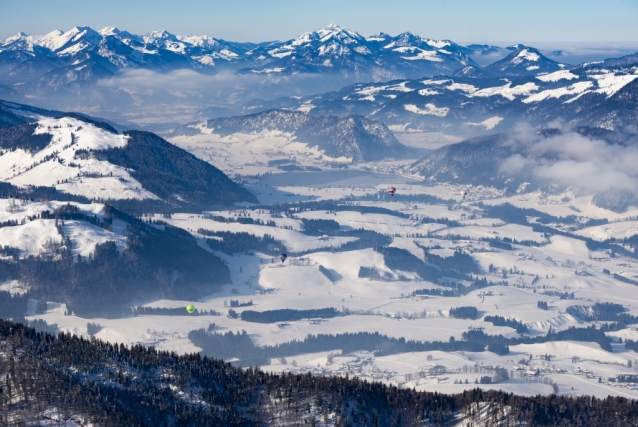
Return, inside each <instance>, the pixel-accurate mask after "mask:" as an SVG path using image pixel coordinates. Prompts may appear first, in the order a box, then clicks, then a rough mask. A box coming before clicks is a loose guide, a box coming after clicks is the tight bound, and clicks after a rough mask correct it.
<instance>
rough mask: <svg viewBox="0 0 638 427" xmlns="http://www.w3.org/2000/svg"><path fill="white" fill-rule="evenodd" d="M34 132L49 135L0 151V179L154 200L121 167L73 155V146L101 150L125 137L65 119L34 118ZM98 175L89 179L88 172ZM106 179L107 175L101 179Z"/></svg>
mask: <svg viewBox="0 0 638 427" xmlns="http://www.w3.org/2000/svg"><path fill="white" fill-rule="evenodd" d="M37 126H38V127H37V128H36V130H35V133H34V135H41V134H50V135H52V140H51V142H50V143H49V145H47V146H46V147H45V148H43V149H42V150H40V151H38V152H34V153H30V152H27V151H24V150H22V149H20V150H15V151H9V152H3V153H2V154H1V155H0V159H1V160H2V161H0V179H1V180H3V181H7V182H10V183H11V184H14V185H17V186H25V185H39V186H47V187H55V188H56V189H57V190H59V191H62V192H67V193H70V194H76V195H80V196H86V197H88V198H91V199H94V198H103V199H121V198H124V199H156V198H157V196H155V195H154V194H152V193H150V192H148V191H146V190H144V189H143V188H142V185H141V184H140V183H139V182H137V181H136V180H135V179H133V178H132V177H131V176H130V174H129V173H128V171H127V170H126V169H125V168H122V167H120V166H116V165H113V164H111V163H109V162H106V161H100V160H97V159H92V158H76V157H75V154H76V151H77V150H105V149H109V148H119V147H124V146H126V143H127V142H126V141H127V140H126V137H125V136H123V135H114V134H112V133H110V132H107V131H105V130H102V129H99V128H97V127H95V126H93V125H91V124H88V123H85V122H82V121H79V120H75V119H72V118H69V117H63V118H60V119H52V118H45V119H41V120H39V121H38V122H37ZM84 175H89V176H96V175H97V176H100V177H101V178H99V179H98V178H91V177H89V176H84ZM104 177H108V178H104Z"/></svg>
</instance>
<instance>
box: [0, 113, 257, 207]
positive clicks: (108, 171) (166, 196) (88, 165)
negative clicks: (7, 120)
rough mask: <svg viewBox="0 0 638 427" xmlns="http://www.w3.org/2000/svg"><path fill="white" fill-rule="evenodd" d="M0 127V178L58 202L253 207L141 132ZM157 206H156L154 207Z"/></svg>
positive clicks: (242, 194)
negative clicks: (57, 197) (58, 197)
mask: <svg viewBox="0 0 638 427" xmlns="http://www.w3.org/2000/svg"><path fill="white" fill-rule="evenodd" d="M24 120H28V121H29V123H25V124H21V125H17V126H9V127H5V128H0V179H1V180H2V181H4V182H5V183H7V184H11V185H13V186H16V187H22V188H24V187H28V188H31V187H33V188H36V191H37V188H38V187H44V188H49V189H53V190H54V191H53V192H54V193H55V192H58V193H61V194H63V195H65V197H66V198H65V200H77V201H85V200H89V199H92V200H108V201H114V202H117V201H119V202H121V203H128V204H129V205H130V204H131V203H132V204H134V205H137V206H144V204H145V202H149V201H150V202H155V204H154V206H155V209H157V208H158V206H160V205H162V204H166V203H169V204H178V205H179V204H182V205H190V206H203V205H209V206H214V205H223V204H232V203H233V202H239V201H248V202H249V201H255V199H254V197H253V196H252V195H251V194H250V193H248V192H247V191H246V190H245V189H243V188H242V187H240V186H238V185H237V184H235V183H234V182H232V181H231V180H230V179H229V178H228V177H227V176H226V175H224V174H223V173H222V172H221V171H219V170H218V169H216V168H215V167H213V166H211V165H210V164H208V163H206V162H203V161H201V160H199V159H197V158H196V157H194V156H193V155H191V154H189V153H187V152H186V151H184V150H181V149H179V148H177V147H176V146H174V145H172V144H169V143H168V142H166V141H164V140H163V139H162V138H160V137H158V136H157V135H154V134H152V133H148V132H138V131H127V132H125V133H124V134H121V135H120V134H118V132H117V131H116V130H115V129H113V128H112V127H110V126H109V125H107V124H104V123H98V122H94V121H92V120H89V119H86V118H84V117H82V116H78V115H73V114H70V115H67V116H63V117H56V118H47V117H42V118H40V119H39V120H37V121H35V122H34V121H33V120H29V118H26V117H24ZM158 203H159V205H158Z"/></svg>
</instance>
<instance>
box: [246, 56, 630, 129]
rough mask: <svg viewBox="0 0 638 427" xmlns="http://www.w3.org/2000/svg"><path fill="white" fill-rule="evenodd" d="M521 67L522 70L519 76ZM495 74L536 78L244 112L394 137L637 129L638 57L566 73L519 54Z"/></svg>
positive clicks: (397, 89)
mask: <svg viewBox="0 0 638 427" xmlns="http://www.w3.org/2000/svg"><path fill="white" fill-rule="evenodd" d="M521 55H522V56H521ZM530 58H532V59H530ZM519 59H520V62H518V60H519ZM530 63H538V64H539V65H538V67H539V68H538V69H533V70H529V71H528V70H527V69H528V68H533V67H534V66H533V65H532V66H531V65H525V64H530ZM495 65H496V64H495ZM520 67H524V68H523V69H522V71H521V70H520V69H519V68H520ZM495 68H498V70H500V71H499V72H503V73H509V72H512V73H517V72H519V71H520V73H521V74H525V73H532V74H531V75H519V76H516V75H509V76H507V77H494V76H493V75H492V76H491V77H489V76H488V75H489V74H488V73H491V72H492V71H490V70H492V66H489V67H486V68H484V69H482V70H486V71H485V74H486V76H485V77H482V76H481V75H479V77H473V76H472V75H473V74H474V72H470V71H473V70H474V71H476V70H477V69H475V68H472V69H471V70H467V71H468V73H467V74H468V76H466V75H464V73H457V75H455V76H452V77H449V76H437V77H435V78H421V79H414V80H409V79H401V80H392V81H388V82H379V83H357V84H354V85H350V86H347V87H345V88H343V89H341V90H339V91H336V92H329V93H325V94H321V95H317V96H306V97H289V98H280V99H276V100H273V101H263V100H256V101H253V102H252V103H248V104H246V106H245V109H246V110H247V111H258V110H265V109H269V108H289V109H297V110H301V111H307V112H309V113H310V114H314V115H326V114H330V115H339V116H345V115H352V114H355V115H362V116H365V117H367V118H370V119H374V120H380V121H382V122H383V123H384V124H386V125H387V126H389V127H390V129H392V130H395V131H405V130H409V129H418V130H425V131H438V130H445V129H450V128H451V127H454V129H455V132H457V133H463V132H464V129H465V132H471V131H472V130H473V129H474V130H476V129H477V128H479V129H487V130H491V129H494V128H495V127H497V126H498V129H503V128H510V127H512V126H514V125H515V124H517V123H519V122H527V123H531V124H534V125H546V124H547V123H548V122H550V121H553V120H562V121H563V122H569V123H572V124H575V125H587V126H597V127H603V128H606V129H617V128H618V129H622V128H623V127H625V126H631V125H634V124H635V122H636V119H637V118H638V115H637V113H636V111H638V110H637V108H638V81H637V80H636V79H638V59H637V58H636V55H629V56H627V57H624V58H617V59H614V60H608V61H605V62H602V63H595V64H583V65H581V66H578V67H574V68H571V69H563V68H562V65H561V64H558V63H555V62H553V61H551V60H549V59H547V58H545V57H544V56H542V55H541V54H540V53H538V52H537V51H534V50H533V49H531V48H527V47H520V48H518V49H517V50H516V51H514V52H513V53H512V54H511V55H509V56H508V58H506V59H504V60H503V61H499V65H498V67H495ZM482 70H478V71H477V72H476V73H479V72H481V73H482V72H483V71H482ZM508 70H509V71H508ZM516 70H519V71H516Z"/></svg>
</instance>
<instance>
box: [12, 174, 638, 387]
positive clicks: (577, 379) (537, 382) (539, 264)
mask: <svg viewBox="0 0 638 427" xmlns="http://www.w3.org/2000/svg"><path fill="white" fill-rule="evenodd" d="M336 179H337V180H339V179H340V178H339V177H337V178H336ZM385 179H386V182H385V183H384V184H380V183H378V182H372V183H370V184H368V185H360V186H355V185H352V183H351V185H350V186H347V191H345V190H346V186H342V188H341V189H340V188H339V187H337V186H335V187H331V185H333V184H334V183H332V182H322V183H321V185H315V186H312V185H310V186H304V185H297V186H287V185H286V186H274V185H267V184H263V183H262V184H260V183H259V182H257V183H255V184H254V186H253V187H252V188H255V189H261V191H262V192H265V191H268V199H267V200H264V201H263V202H268V203H270V204H273V203H284V202H291V201H298V200H308V199H307V197H308V196H318V197H312V199H313V200H326V201H329V200H335V199H336V200H338V199H341V198H342V197H348V198H349V199H348V200H350V201H351V202H352V200H353V199H352V197H353V196H354V197H355V199H354V200H355V201H354V202H352V203H354V204H357V205H361V206H368V207H380V208H385V209H389V210H391V211H394V212H398V213H399V214H401V215H399V216H395V215H389V214H384V213H360V212H355V211H352V210H340V211H336V212H332V211H325V210H313V211H300V212H298V213H296V214H295V215H292V216H286V215H284V216H281V215H278V214H273V213H272V212H271V211H270V210H268V209H267V208H266V207H264V206H260V207H257V208H252V207H251V206H242V207H238V208H237V209H235V210H226V211H218V212H203V213H202V214H200V215H197V214H174V215H172V216H171V218H163V217H161V216H160V215H156V216H155V219H158V220H162V221H166V222H167V223H170V224H172V225H174V226H177V227H180V228H183V229H184V230H187V231H189V232H191V233H192V234H193V235H194V236H195V237H196V238H197V239H198V240H199V242H200V245H201V246H202V247H204V248H206V249H207V250H210V248H209V247H208V246H207V244H206V243H205V238H206V237H207V236H204V235H202V234H200V233H198V230H200V229H204V230H208V231H212V232H215V231H230V232H246V233H249V234H254V235H256V236H264V235H266V234H268V235H270V236H273V237H274V238H275V239H276V240H278V241H280V242H282V243H283V244H284V245H285V247H286V248H287V250H288V251H289V252H290V254H291V256H290V257H289V258H288V260H287V261H286V262H284V263H281V262H280V261H279V259H278V258H276V257H274V256H272V255H266V254H264V253H260V252H255V253H252V252H251V253H244V254H235V255H234V256H231V255H227V254H224V253H221V252H216V254H217V255H218V256H220V257H221V258H222V259H223V260H224V261H225V263H227V265H228V267H229V268H230V271H231V276H232V282H231V283H228V284H227V285H226V286H224V288H223V290H222V291H221V292H219V293H215V294H212V295H209V296H206V297H204V298H201V299H200V300H199V301H188V300H182V301H179V300H158V301H143V302H140V304H142V305H145V306H148V307H168V308H181V307H185V306H186V305H187V304H188V303H194V304H195V306H196V307H197V308H198V309H199V310H214V311H216V312H218V313H221V315H218V316H189V315H188V314H187V313H186V310H185V309H184V315H183V316H161V315H140V316H138V317H132V318H124V319H83V318H79V317H76V316H74V315H65V313H64V312H65V308H64V306H63V305H62V306H61V305H59V304H55V302H53V301H52V302H50V303H49V310H48V311H47V312H46V313H45V314H41V315H35V314H34V313H32V314H33V315H32V316H29V319H31V320H33V319H38V318H41V319H44V320H46V321H47V322H48V323H49V324H52V323H55V324H57V325H58V326H59V327H60V328H61V329H62V330H65V331H69V332H73V333H77V334H82V335H87V334H88V331H87V323H88V322H94V323H98V324H99V325H100V326H101V330H100V331H99V332H97V333H96V334H95V336H96V337H98V338H101V339H105V340H109V341H113V342H123V343H126V344H132V343H144V344H147V345H154V346H156V347H157V348H159V349H162V350H170V351H177V352H179V353H189V352H195V351H199V350H200V348H199V347H197V346H195V345H194V344H193V343H192V342H191V341H190V340H189V339H188V333H189V332H190V331H192V330H197V329H201V328H208V327H209V325H210V324H213V323H214V325H215V326H214V328H213V332H215V333H226V332H228V331H233V332H237V331H242V330H245V331H247V333H248V334H249V336H250V338H251V340H252V341H253V343H254V344H255V345H257V346H264V345H275V344H282V343H287V342H290V341H292V340H303V339H304V338H305V337H306V336H307V335H310V334H313V335H316V334H333V335H334V334H342V333H354V332H371V333H374V332H378V333H380V334H382V335H387V336H388V337H392V338H397V339H399V338H405V339H406V340H415V341H443V342H447V341H448V340H450V339H451V337H453V338H454V339H456V340H460V339H463V338H462V335H463V333H464V332H467V331H468V330H470V329H476V328H481V330H482V331H484V332H485V333H486V334H489V335H503V336H505V337H516V336H517V333H516V331H515V330H514V329H512V328H510V327H506V326H494V325H493V324H492V323H490V322H485V321H484V320H483V317H485V316H503V317H505V318H514V319H516V320H518V321H520V322H522V323H523V324H524V325H525V326H526V327H527V328H528V331H529V332H528V335H530V336H541V335H544V334H546V333H547V332H548V331H550V330H552V331H554V332H556V331H562V330H566V329H568V328H570V327H580V328H582V327H586V326H589V325H592V324H599V323H600V322H586V321H583V320H582V319H580V318H577V317H575V316H573V315H571V314H569V313H568V312H567V311H566V310H567V308H568V307H570V306H573V305H583V306H590V305H593V304H594V303H596V302H611V303H617V304H622V305H623V306H624V307H625V308H626V309H627V312H628V313H630V314H635V313H638V287H636V286H635V285H633V284H629V283H624V282H622V281H619V280H616V279H615V278H614V277H613V274H614V273H616V274H620V275H623V276H625V277H627V278H631V277H634V276H636V275H638V268H635V267H634V266H638V263H637V262H635V260H629V259H625V258H624V257H622V256H619V255H616V257H615V258H611V257H610V255H609V254H608V253H605V252H604V251H595V250H590V249H588V248H587V246H586V245H585V243H584V242H583V241H581V240H578V239H575V238H572V237H568V236H560V235H554V236H551V237H546V236H543V235H542V233H538V232H534V231H533V230H532V228H531V227H529V226H523V225H517V224H507V223H504V222H503V221H502V220H500V219H496V218H485V217H482V216H481V215H480V210H479V209H478V208H477V207H476V202H477V201H483V202H484V203H486V204H500V203H503V202H505V201H508V202H510V203H512V204H514V205H518V206H521V207H534V208H535V209H539V210H541V211H543V212H547V213H549V214H553V215H566V214H570V212H571V213H574V210H573V209H572V208H570V206H578V209H579V210H580V213H579V215H581V216H583V217H587V218H598V219H600V218H607V219H609V220H610V222H609V223H608V224H606V225H604V226H594V227H589V228H582V229H580V230H578V234H580V235H582V236H588V237H593V238H595V239H599V240H601V239H603V238H606V237H609V236H614V237H625V236H628V235H631V230H632V229H633V227H634V226H635V221H623V218H626V217H627V216H629V215H630V214H631V213H628V214H625V215H624V216H621V215H618V214H614V213H612V212H610V211H606V210H602V209H600V208H597V207H595V206H593V205H592V204H591V200H587V199H586V198H574V199H570V200H569V201H568V202H567V201H561V200H567V199H566V198H561V197H558V196H557V197H550V198H548V197H541V196H540V195H538V194H534V193H531V194H525V195H523V196H520V197H518V198H507V199H504V198H502V196H500V195H499V194H495V193H494V191H493V190H492V189H487V188H486V189H483V188H477V189H473V190H472V191H471V194H470V196H469V197H468V199H467V200H462V199H461V197H460V196H459V194H458V190H459V189H458V188H456V187H454V186H437V187H423V186H421V185H417V184H406V185H399V184H397V185H396V187H397V192H402V194H430V195H436V196H438V197H441V198H442V199H446V200H447V199H451V200H453V202H452V203H451V204H448V205H443V204H438V205H436V204H435V205H430V204H426V203H422V202H397V201H393V200H392V199H391V198H389V197H388V196H387V195H386V194H384V193H385V188H386V185H390V184H392V183H393V182H394V180H396V179H397V178H395V177H393V176H392V175H386V176H385ZM339 190H344V191H339ZM375 194H379V195H380V196H379V198H377V199H376V201H374V200H375V198H374V197H367V198H366V200H364V201H360V202H357V201H356V197H361V196H370V195H375ZM289 195H292V196H293V197H290V196H289ZM499 197H500V198H499ZM260 198H261V197H260ZM291 199H293V200H291ZM539 200H543V201H544V203H540V202H539ZM79 207H80V208H81V209H82V210H85V211H87V212H95V213H97V214H99V206H98V205H79ZM47 208H48V209H50V208H51V207H50V206H44V205H42V206H40V205H36V204H29V205H25V206H20V207H19V209H22V211H25V212H36V211H41V210H44V209H47ZM403 214H405V215H403ZM23 215H26V214H23ZM240 215H241V216H249V217H250V218H253V219H254V220H258V219H259V220H260V221H259V222H260V224H244V223H239V222H222V221H220V220H219V218H220V217H224V218H228V219H229V220H230V221H233V219H237V218H238V217H239V216H240ZM402 216H405V218H404V217H402ZM5 217H6V218H7V219H8V218H15V219H17V220H21V218H22V217H21V216H20V214H19V212H18V211H16V212H8V211H6V210H4V212H2V218H5ZM423 217H425V218H435V219H436V218H440V219H443V218H446V219H449V220H454V221H459V223H458V225H457V226H448V225H446V224H444V223H443V221H441V222H440V223H429V222H427V221H425V222H424V221H421V220H419V218H423ZM213 218H216V219H213ZM304 218H306V219H329V220H333V221H336V222H337V223H338V224H339V226H340V228H341V230H353V229H361V228H362V229H365V230H371V231H375V232H377V233H381V234H384V235H389V236H392V242H391V244H390V246H391V247H396V248H401V249H405V250H407V251H408V252H410V253H411V254H413V255H415V256H416V257H417V258H419V259H421V260H425V258H424V252H423V250H422V249H421V248H420V247H430V248H432V247H435V248H437V249H433V250H432V253H434V254H436V255H438V256H443V257H447V256H451V255H452V254H454V251H459V250H460V251H462V252H464V253H466V254H469V255H470V256H471V257H472V258H473V260H474V261H475V263H476V264H477V265H478V266H479V269H480V271H481V272H480V274H478V277H485V278H486V279H487V280H488V281H492V282H494V283H497V282H499V281H503V280H507V285H495V286H490V287H487V288H483V289H477V290H473V291H471V292H469V293H467V294H466V295H461V296H455V297H443V296H419V295H414V293H415V291H417V290H420V289H448V288H446V287H444V286H441V284H435V283H432V282H428V281H425V280H423V279H421V278H420V277H419V276H418V275H417V274H415V273H412V272H404V271H399V270H392V269H390V268H388V267H387V266H386V265H385V263H384V257H383V255H382V254H381V253H379V252H376V251H375V250H374V248H366V249H358V250H349V251H338V250H337V251H335V250H334V248H338V247H339V246H341V245H342V244H345V243H348V242H353V241H356V240H357V238H356V237H336V236H310V235H307V234H304V233H303V222H302V219H304ZM415 218H416V220H415ZM147 219H149V218H147ZM267 221H272V222H274V225H273V224H272V223H271V225H270V226H266V225H262V224H261V223H266V222H267ZM611 221H617V222H611ZM41 223H42V221H31V222H28V221H27V223H26V224H25V225H22V226H20V227H18V229H23V231H22V233H25V235H27V234H28V233H32V232H33V231H32V230H31V229H32V228H34V227H45V226H44V225H43V224H41ZM14 228H15V227H14ZM45 228H46V227H45ZM6 229H7V228H5V229H0V231H1V230H6ZM122 229H125V227H122ZM53 230H54V231H56V232H57V230H56V229H55V227H53ZM62 230H63V234H64V236H65V237H66V236H68V237H69V238H71V240H72V242H75V243H74V244H73V245H74V248H73V250H74V251H77V252H78V253H81V254H85V253H86V252H87V251H88V250H89V249H90V247H91V245H94V243H92V242H97V241H103V239H106V238H109V236H107V235H104V233H105V232H104V231H102V234H100V233H97V232H95V230H91V229H77V228H74V224H73V223H70V222H69V223H66V224H65V225H64V227H62ZM14 233H15V232H14ZM18 234H19V233H18ZM51 235H52V236H53V237H56V234H55V233H53V232H51ZM42 236H43V237H42V238H44V236H47V235H46V234H44V233H43V234H42ZM450 236H462V238H458V237H450ZM53 237H52V238H53ZM495 237H499V238H501V239H502V238H512V239H518V240H530V241H535V242H537V243H538V246H523V245H516V244H514V245H512V250H504V249H499V248H494V247H491V246H490V245H489V244H488V241H487V240H486V239H491V238H495ZM11 238H12V239H14V240H15V241H16V242H17V243H16V244H19V236H12V237H11ZM110 238H112V239H113V240H116V241H119V242H121V243H119V244H125V240H122V239H123V237H122V234H120V235H115V236H111V237H110ZM118 239H120V240H118ZM23 250H24V251H32V252H33V251H37V248H28V247H25V248H24V249H23ZM302 252H303V253H305V254H304V255H302V256H295V255H294V254H295V253H302ZM308 252H310V253H308ZM25 253H26V252H25ZM319 266H322V267H324V268H325V269H327V270H328V271H330V273H331V275H332V278H333V280H334V282H333V281H331V280H329V279H328V278H327V277H326V276H325V275H323V274H322V273H321V272H320V271H319ZM360 267H368V268H372V269H375V270H376V271H379V272H381V273H384V274H385V276H384V277H385V279H383V280H376V279H369V278H362V277H359V269H360ZM604 270H605V272H604ZM607 271H609V272H610V273H611V275H610V274H608V273H607ZM583 272H584V273H583ZM466 284H467V283H466ZM3 286H8V285H7V284H5V285H3ZM572 293H573V299H569V298H568V299H561V297H560V296H559V295H561V294H566V295H570V294H572ZM230 300H237V301H239V302H240V303H246V302H249V301H250V302H252V305H251V306H248V307H235V308H234V310H236V311H237V312H238V313H241V311H242V310H245V309H249V310H255V311H260V312H262V311H267V310H277V309H283V308H288V309H297V310H307V309H319V308H326V307H334V308H336V309H337V310H338V311H339V313H340V315H338V316H336V317H333V318H329V319H324V320H323V321H321V322H309V321H308V320H307V319H304V320H300V321H291V322H285V323H284V324H278V323H253V322H247V321H242V320H241V319H240V318H231V317H228V316H227V313H228V311H229V309H230V305H229V303H230ZM539 301H541V302H545V303H547V305H548V308H547V310H543V309H540V308H539V307H538V302H539ZM464 306H472V307H476V308H477V309H478V313H479V317H478V318H477V319H474V320H469V319H465V320H464V319H455V318H452V317H450V309H451V308H454V307H464ZM608 335H609V336H610V337H612V339H613V340H614V341H618V339H619V338H621V339H622V340H623V341H624V340H626V339H633V340H638V331H634V330H633V329H632V328H631V327H630V326H627V327H626V328H625V329H622V330H619V331H615V332H609V333H608ZM612 348H613V352H608V351H605V350H603V349H601V348H600V346H599V345H598V344H595V343H588V342H575V341H564V342H563V341H561V342H551V341H550V342H546V343H542V344H529V345H524V344H521V345H516V346H511V347H510V352H509V354H507V355H504V356H499V355H497V354H494V353H492V352H488V351H485V352H480V353H475V352H443V351H425V352H411V353H399V354H394V355H390V356H378V357H375V356H374V354H373V353H370V352H355V353H353V354H348V355H342V354H340V351H339V350H335V351H332V352H321V353H316V354H315V353H312V354H299V355H295V356H290V357H286V358H281V359H271V361H270V364H269V365H264V366H262V368H263V369H266V370H272V371H277V372H280V371H284V370H287V371H293V372H306V371H310V372H315V373H322V374H338V375H345V374H349V375H357V376H360V377H363V378H367V379H370V380H380V381H384V382H386V383H392V384H396V385H400V386H402V387H414V388H416V389H419V390H437V391H441V392H458V391H461V390H463V389H466V388H472V387H475V386H477V385H476V384H475V382H476V381H478V380H479V379H480V378H481V377H483V376H486V375H488V376H489V375H493V374H494V372H495V367H497V366H498V367H502V368H504V369H506V370H507V371H508V373H509V379H508V380H506V381H504V382H500V383H497V384H479V386H480V387H483V388H496V389H503V390H508V391H512V392H516V393H521V394H527V395H534V394H538V393H542V394H549V393H552V392H553V391H555V387H558V390H559V392H560V393H562V394H574V395H579V394H593V395H596V396H601V397H602V396H607V395H610V394H611V395H618V396H631V397H638V388H637V387H635V386H634V385H632V383H618V382H616V381H615V379H616V375H619V374H624V375H628V374H631V375H634V374H635V373H636V372H635V370H634V367H633V366H635V362H636V359H637V357H636V353H634V352H632V351H629V350H626V349H625V348H624V344H619V343H615V344H612ZM548 354H549V355H550V357H549V360H546V359H545V358H544V357H546V355H548ZM575 357H576V358H575ZM466 380H467V384H466ZM552 384H556V385H552Z"/></svg>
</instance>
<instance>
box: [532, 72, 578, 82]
mask: <svg viewBox="0 0 638 427" xmlns="http://www.w3.org/2000/svg"><path fill="white" fill-rule="evenodd" d="M536 78H537V79H538V80H540V81H542V82H557V81H559V80H563V79H564V80H572V79H577V78H578V76H577V75H576V74H573V73H572V72H571V71H569V70H559V71H554V72H553V73H547V74H539V75H538V76H536Z"/></svg>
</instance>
